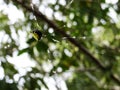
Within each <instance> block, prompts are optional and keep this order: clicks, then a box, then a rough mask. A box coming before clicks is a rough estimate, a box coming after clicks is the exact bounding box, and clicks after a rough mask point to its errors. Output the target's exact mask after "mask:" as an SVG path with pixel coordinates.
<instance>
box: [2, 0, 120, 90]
mask: <svg viewBox="0 0 120 90" xmlns="http://www.w3.org/2000/svg"><path fill="white" fill-rule="evenodd" d="M23 1H24V0H23ZM33 1H34V0H33ZM37 1H38V2H34V3H35V4H36V6H39V8H40V10H41V12H42V13H43V14H44V15H46V17H48V18H49V19H51V20H52V21H53V22H54V23H55V24H57V25H58V26H59V27H60V28H61V29H63V30H64V31H65V32H66V33H68V34H69V35H70V36H71V37H70V38H72V37H75V39H76V40H77V41H78V42H79V43H81V44H82V45H83V46H84V47H85V48H86V49H87V50H88V51H90V52H91V53H92V55H93V56H95V57H96V58H98V59H99V60H100V62H101V63H103V64H104V65H105V66H109V68H110V69H109V70H108V71H101V70H100V69H99V67H97V65H95V64H94V63H93V62H91V60H90V58H89V57H88V56H87V55H85V54H83V53H82V52H81V51H79V50H78V48H77V47H75V46H73V44H72V43H70V42H69V41H68V40H67V39H66V37H62V35H60V33H57V32H55V31H54V29H53V28H52V27H49V25H48V24H46V22H44V20H41V17H37V21H36V20H35V18H34V15H33V13H30V12H29V11H27V10H26V9H25V8H24V7H23V6H20V5H19V4H18V3H15V2H12V0H4V1H3V3H4V4H5V5H6V7H7V6H9V5H13V6H14V7H15V8H17V9H18V10H20V11H22V13H23V15H24V20H20V19H18V20H16V22H14V23H12V22H11V21H10V17H9V15H8V14H7V13H5V11H4V10H2V9H0V21H1V24H0V68H1V69H2V70H3V72H4V76H3V78H2V79H0V90H8V89H10V90H41V89H42V88H43V87H44V88H46V89H49V88H50V86H49V85H48V83H50V82H46V81H45V78H46V77H47V78H53V79H54V78H55V77H56V76H57V78H58V79H59V77H61V78H63V77H66V78H65V79H64V78H63V79H64V82H65V84H66V87H67V88H68V90H118V88H119V89H120V87H119V85H117V83H116V82H115V81H114V80H113V79H112V78H111V77H110V75H111V73H113V74H115V75H117V76H120V0H118V2H116V3H107V2H106V1H109V0H66V1H65V0H53V1H52V0H50V1H51V2H49V0H48V1H47V0H37ZM54 1H55V2H54ZM110 1H112V0H110ZM115 1H117V0H115ZM48 2H49V3H48ZM24 3H27V5H30V1H24ZM1 7H3V6H2V5H1ZM41 8H43V9H41ZM47 10H48V11H47ZM49 12H50V13H49ZM51 12H52V13H51ZM15 13H16V12H15ZM114 14H115V15H114ZM36 28H37V29H39V30H41V32H43V34H44V35H43V37H42V39H41V41H39V42H37V41H35V40H34V39H33V38H32V36H31V34H30V31H31V30H33V29H36ZM21 32H22V34H25V35H26V36H25V44H27V46H25V47H24V46H22V45H24V44H23V43H21V41H20V38H21V36H22V34H21ZM21 46H22V48H21ZM14 52H17V53H18V56H21V55H22V54H24V53H27V54H28V55H29V59H30V60H31V61H34V62H35V63H36V64H35V66H34V67H30V69H31V70H30V71H27V72H26V74H25V75H20V72H19V70H18V69H17V68H16V66H15V65H14V64H12V63H10V62H9V60H8V58H9V57H13V56H14ZM44 65H46V67H45V66H44ZM46 68H49V70H46ZM93 68H95V70H93V71H92V70H91V69H93ZM1 69H0V70H1ZM78 69H82V71H80V70H78ZM86 69H89V70H91V71H89V70H88V71H86ZM69 71H70V72H69ZM69 73H70V76H69ZM16 75H19V79H18V80H17V81H16V80H15V76H16ZM67 75H68V77H67ZM54 81H55V82H56V80H55V79H54ZM21 82H22V83H21ZM55 87H56V89H58V90H62V89H61V88H62V86H61V87H59V83H57V82H56V85H55Z"/></svg>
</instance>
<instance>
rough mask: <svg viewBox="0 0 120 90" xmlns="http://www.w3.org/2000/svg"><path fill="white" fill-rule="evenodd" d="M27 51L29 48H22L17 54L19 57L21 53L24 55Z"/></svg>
mask: <svg viewBox="0 0 120 90" xmlns="http://www.w3.org/2000/svg"><path fill="white" fill-rule="evenodd" d="M28 49H29V48H24V49H22V50H20V51H19V52H18V56H19V55H21V54H23V53H25V52H27V51H28Z"/></svg>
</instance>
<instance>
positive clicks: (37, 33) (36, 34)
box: [31, 30, 42, 41]
mask: <svg viewBox="0 0 120 90" xmlns="http://www.w3.org/2000/svg"><path fill="white" fill-rule="evenodd" d="M31 33H32V36H33V37H34V39H35V40H37V41H39V40H40V39H41V37H42V32H40V31H39V30H33V31H32V32H31Z"/></svg>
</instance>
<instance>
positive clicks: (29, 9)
mask: <svg viewBox="0 0 120 90" xmlns="http://www.w3.org/2000/svg"><path fill="white" fill-rule="evenodd" d="M12 1H13V2H15V3H18V4H20V5H21V6H22V7H23V8H25V9H26V10H28V11H29V12H32V13H34V15H35V16H36V17H39V18H41V19H42V20H44V21H45V22H46V23H47V24H48V25H49V26H50V27H52V28H53V29H54V30H55V31H56V32H58V33H60V34H61V35H63V36H64V37H70V36H69V35H68V34H66V33H65V32H64V30H62V29H61V28H59V27H58V26H57V25H56V24H55V23H54V22H53V21H51V20H49V19H48V18H47V17H46V16H45V15H43V14H42V13H41V12H40V11H38V10H37V9H34V10H33V9H32V7H30V6H28V5H26V4H25V2H22V0H12ZM67 39H68V41H69V42H71V43H72V44H74V45H75V46H76V47H78V48H79V50H80V51H82V52H83V53H84V54H85V55H86V56H88V57H89V58H90V59H91V60H92V62H93V63H95V64H96V65H97V66H98V67H99V68H100V69H101V70H102V71H106V69H107V68H106V67H105V66H104V65H103V64H102V63H100V60H98V59H97V58H96V57H94V56H93V55H92V54H91V53H90V52H89V51H88V50H87V49H86V48H85V47H83V46H82V44H81V43H78V42H77V41H76V40H75V39H74V38H67ZM111 78H112V79H113V80H114V81H116V82H117V83H118V84H120V80H118V79H117V78H116V77H115V76H114V75H111Z"/></svg>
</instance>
